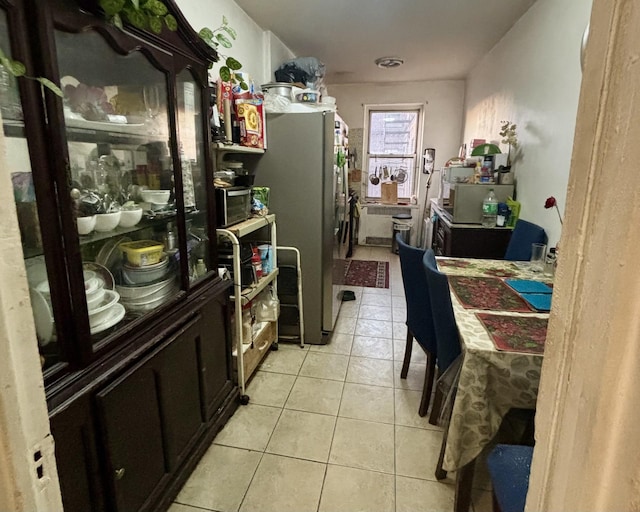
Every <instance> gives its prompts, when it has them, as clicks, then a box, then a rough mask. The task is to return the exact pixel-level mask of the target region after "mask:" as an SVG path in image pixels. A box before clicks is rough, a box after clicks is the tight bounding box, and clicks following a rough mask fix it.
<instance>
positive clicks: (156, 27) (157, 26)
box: [149, 16, 162, 34]
mask: <svg viewBox="0 0 640 512" xmlns="http://www.w3.org/2000/svg"><path fill="white" fill-rule="evenodd" d="M149 28H150V29H151V31H152V32H153V33H155V34H159V33H160V32H162V19H161V18H158V16H151V17H150V18H149Z"/></svg>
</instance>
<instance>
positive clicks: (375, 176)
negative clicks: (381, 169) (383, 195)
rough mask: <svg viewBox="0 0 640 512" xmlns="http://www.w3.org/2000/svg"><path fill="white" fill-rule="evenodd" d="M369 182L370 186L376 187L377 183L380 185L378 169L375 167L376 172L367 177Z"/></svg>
mask: <svg viewBox="0 0 640 512" xmlns="http://www.w3.org/2000/svg"><path fill="white" fill-rule="evenodd" d="M369 181H370V182H371V184H372V185H377V184H378V183H380V178H378V168H377V167H376V170H375V171H374V172H373V176H370V177H369Z"/></svg>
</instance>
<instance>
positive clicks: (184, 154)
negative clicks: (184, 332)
mask: <svg viewBox="0 0 640 512" xmlns="http://www.w3.org/2000/svg"><path fill="white" fill-rule="evenodd" d="M177 78H178V80H177V81H178V137H179V139H180V162H181V166H182V184H183V189H184V208H185V210H186V212H188V216H187V218H188V219H189V220H188V221H187V251H188V253H189V281H190V282H191V283H193V282H195V281H197V280H199V279H202V278H203V277H205V275H207V273H209V272H210V271H211V270H212V268H211V267H212V265H211V256H210V254H209V239H208V236H207V233H208V232H209V228H208V215H207V213H208V212H207V182H206V173H205V160H204V147H205V146H204V145H205V136H204V134H203V130H202V122H203V118H202V116H203V112H202V92H201V89H200V87H199V86H198V84H197V83H196V81H195V80H194V79H193V76H192V75H191V73H190V72H189V71H186V70H185V71H182V72H181V73H180V74H179V75H178V77H177Z"/></svg>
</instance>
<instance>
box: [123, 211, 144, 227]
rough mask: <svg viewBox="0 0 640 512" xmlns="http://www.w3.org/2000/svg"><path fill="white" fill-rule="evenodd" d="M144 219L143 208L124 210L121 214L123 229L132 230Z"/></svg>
mask: <svg viewBox="0 0 640 512" xmlns="http://www.w3.org/2000/svg"><path fill="white" fill-rule="evenodd" d="M140 219H142V208H136V209H135V210H122V211H121V212H120V223H119V226H120V227H121V228H132V227H133V226H135V225H136V224H137V223H138V222H140Z"/></svg>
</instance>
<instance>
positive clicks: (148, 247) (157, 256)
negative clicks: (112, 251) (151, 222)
mask: <svg viewBox="0 0 640 512" xmlns="http://www.w3.org/2000/svg"><path fill="white" fill-rule="evenodd" d="M120 250H121V251H122V252H123V253H124V255H125V256H126V258H127V262H128V263H129V265H131V266H133V267H144V266H145V265H155V264H156V263H160V260H161V259H162V255H163V254H164V253H163V251H164V245H162V244H161V243H159V242H156V241H155V240H136V241H135V242H125V243H123V244H120Z"/></svg>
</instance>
